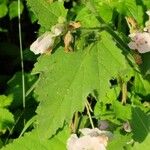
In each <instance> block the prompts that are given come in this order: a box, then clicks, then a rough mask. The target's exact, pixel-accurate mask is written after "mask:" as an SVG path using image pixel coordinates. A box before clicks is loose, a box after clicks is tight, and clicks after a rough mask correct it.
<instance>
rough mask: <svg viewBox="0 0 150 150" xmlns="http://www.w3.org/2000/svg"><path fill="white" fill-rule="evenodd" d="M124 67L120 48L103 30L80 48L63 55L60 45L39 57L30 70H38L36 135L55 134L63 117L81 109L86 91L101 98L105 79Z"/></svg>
mask: <svg viewBox="0 0 150 150" xmlns="http://www.w3.org/2000/svg"><path fill="white" fill-rule="evenodd" d="M110 62H111V63H110ZM126 67H127V66H126V61H125V58H124V56H123V55H122V54H121V50H120V49H119V48H117V47H116V45H115V43H114V42H113V41H112V38H111V36H110V35H109V34H106V33H105V32H102V33H101V40H99V41H97V42H95V43H92V44H90V45H89V46H88V47H86V48H85V49H84V50H81V49H80V50H78V51H76V52H73V53H68V54H66V53H65V52H64V51H63V49H62V48H60V49H59V50H57V51H56V52H55V53H54V54H53V55H50V56H49V55H43V56H41V57H40V58H39V59H38V63H37V64H36V65H35V68H34V70H33V73H34V74H35V73H41V74H40V78H41V80H40V81H39V83H38V85H37V87H36V90H35V92H36V93H37V95H38V100H39V101H40V105H39V107H38V109H37V113H38V116H37V118H38V123H39V126H38V128H39V134H40V135H41V136H42V137H43V138H49V137H51V136H52V135H53V134H55V132H56V130H57V129H58V128H59V127H62V126H63V123H64V120H66V121H70V120H71V118H72V115H73V113H74V112H75V111H82V110H83V107H84V102H85V100H86V98H87V96H88V95H89V93H93V94H94V95H95V96H96V97H97V99H98V100H99V99H100V98H101V100H103V97H104V96H105V95H106V93H107V91H108V90H109V88H110V84H109V80H110V79H111V78H113V77H114V76H115V75H117V74H118V73H119V72H121V70H123V69H124V68H126Z"/></svg>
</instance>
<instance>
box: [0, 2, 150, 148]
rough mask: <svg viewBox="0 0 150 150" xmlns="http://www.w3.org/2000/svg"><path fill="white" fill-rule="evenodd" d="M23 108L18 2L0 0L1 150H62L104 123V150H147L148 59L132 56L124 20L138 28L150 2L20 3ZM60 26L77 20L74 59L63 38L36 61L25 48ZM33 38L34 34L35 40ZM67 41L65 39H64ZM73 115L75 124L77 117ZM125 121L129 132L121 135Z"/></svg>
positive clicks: (149, 121) (149, 120) (149, 119)
mask: <svg viewBox="0 0 150 150" xmlns="http://www.w3.org/2000/svg"><path fill="white" fill-rule="evenodd" d="M20 8H21V25H22V40H23V45H22V46H23V57H24V59H23V61H24V71H25V89H26V101H25V104H26V107H25V108H23V97H22V95H23V93H22V80H21V78H22V72H21V66H20V61H21V60H20V52H19V46H18V45H19V44H18V43H19V42H18V41H19V40H18V39H19V37H18V18H17V17H18V3H17V1H16V0H0V66H1V68H0V94H1V95H0V147H1V148H2V150H3V149H4V150H9V149H10V150H13V149H14V150H20V148H21V149H23V150H27V149H32V150H34V149H36V150H37V149H39V150H45V149H54V150H58V149H61V150H65V149H66V141H67V139H68V138H69V136H70V134H71V132H75V133H78V130H79V129H80V128H84V127H89V128H90V127H91V124H90V120H89V118H88V114H87V110H86V108H85V102H86V101H88V103H89V104H90V107H91V109H92V111H91V115H92V120H93V123H94V126H95V127H98V128H100V127H101V126H100V125H101V124H100V122H101V121H107V122H108V124H109V126H108V128H107V130H109V131H111V132H112V133H113V138H112V140H111V141H110V142H109V143H108V150H113V149H115V150H116V149H117V150H128V149H129V150H130V149H133V150H141V149H145V150H148V149H149V146H148V144H149V141H150V63H149V60H150V54H149V53H145V54H142V55H140V57H141V59H142V63H140V64H139V63H138V62H137V60H136V58H135V54H134V52H133V51H131V50H130V49H129V48H128V46H127V44H128V42H129V38H128V34H129V32H130V31H129V30H130V29H129V27H128V24H127V21H126V17H131V18H133V19H135V20H136V21H137V23H138V25H139V27H140V28H143V27H144V24H145V21H147V20H148V17H147V15H146V13H145V12H146V10H148V9H150V2H149V1H148V0H139V1H136V0H111V1H105V0H88V1H84V0H68V1H63V0H58V1H57V0H55V1H53V0H36V2H35V0H27V1H24V0H22V1H21V6H20ZM59 21H65V24H66V25H67V24H69V23H70V22H71V21H79V22H80V23H81V27H80V28H79V29H76V30H75V31H73V32H72V35H73V37H74V42H73V45H72V47H73V49H74V50H73V52H68V53H66V52H65V51H64V43H63V39H64V35H62V36H61V37H59V40H58V42H57V43H56V46H55V47H54V49H53V51H52V54H51V55H47V54H43V55H40V56H39V55H38V56H36V55H34V54H33V53H32V52H31V51H30V50H29V46H30V44H31V43H32V42H33V41H34V40H35V39H36V37H38V34H41V32H45V31H50V29H51V28H52V27H53V26H54V25H56V24H57V23H58V22H59ZM37 32H38V34H37ZM64 34H65V33H64ZM75 116H76V117H75ZM126 122H129V124H130V126H131V129H132V130H131V131H130V132H128V131H127V130H126V129H125V128H124V126H123V125H124V123H126Z"/></svg>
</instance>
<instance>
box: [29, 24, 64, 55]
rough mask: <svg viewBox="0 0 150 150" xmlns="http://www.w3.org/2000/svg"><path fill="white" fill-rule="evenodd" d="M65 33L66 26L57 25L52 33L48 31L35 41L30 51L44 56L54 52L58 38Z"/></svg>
mask: <svg viewBox="0 0 150 150" xmlns="http://www.w3.org/2000/svg"><path fill="white" fill-rule="evenodd" d="M63 31H64V24H56V25H55V26H53V27H52V29H51V32H50V31H49V32H48V31H47V32H45V33H44V34H42V35H41V36H40V37H39V38H37V39H36V41H34V42H33V43H32V44H31V46H30V50H31V51H32V52H33V53H34V54H35V55H37V54H43V53H46V52H49V51H51V50H52V48H53V46H54V43H55V39H56V37H58V36H60V35H61V34H62V33H63Z"/></svg>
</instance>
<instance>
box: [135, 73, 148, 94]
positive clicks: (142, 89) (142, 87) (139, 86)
mask: <svg viewBox="0 0 150 150" xmlns="http://www.w3.org/2000/svg"><path fill="white" fill-rule="evenodd" d="M149 91H150V82H149V81H148V80H146V79H144V78H143V77H142V75H140V74H139V73H137V72H135V80H134V92H136V93H138V94H141V95H144V96H146V95H148V94H149Z"/></svg>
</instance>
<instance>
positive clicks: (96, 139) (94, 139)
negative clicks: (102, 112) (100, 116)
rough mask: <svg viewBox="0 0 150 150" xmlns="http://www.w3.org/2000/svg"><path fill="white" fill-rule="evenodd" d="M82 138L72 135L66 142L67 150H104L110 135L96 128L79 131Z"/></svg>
mask: <svg viewBox="0 0 150 150" xmlns="http://www.w3.org/2000/svg"><path fill="white" fill-rule="evenodd" d="M79 131H80V132H81V133H82V134H83V136H81V137H79V138H78V137H77V135H76V134H72V135H71V136H70V138H69V139H68V141H67V150H83V149H84V150H106V146H107V142H108V138H109V137H111V136H112V135H111V133H110V132H108V131H100V130H99V129H98V128H94V129H89V128H84V129H80V130H79Z"/></svg>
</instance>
